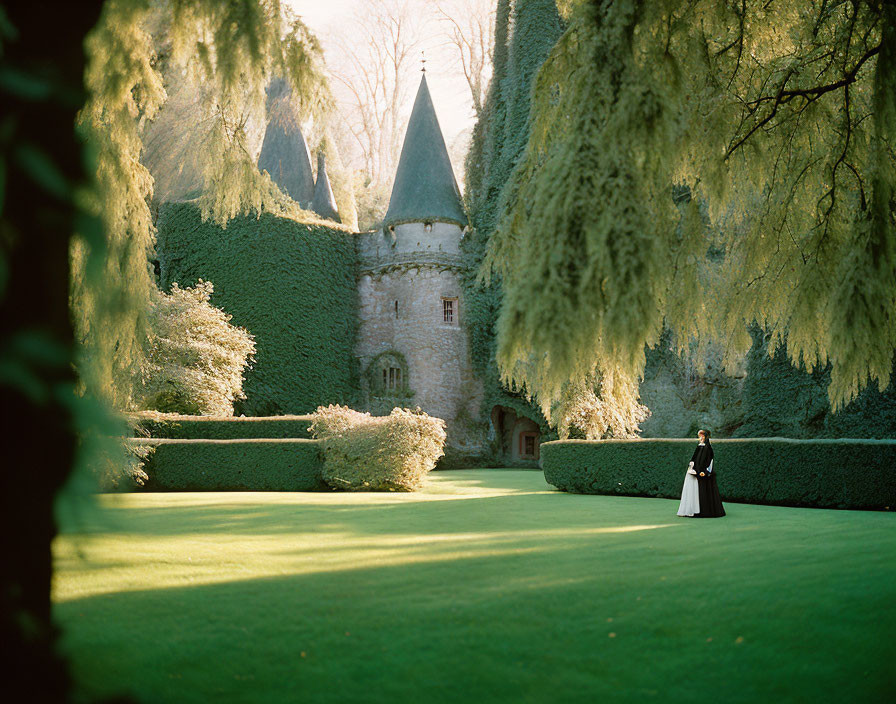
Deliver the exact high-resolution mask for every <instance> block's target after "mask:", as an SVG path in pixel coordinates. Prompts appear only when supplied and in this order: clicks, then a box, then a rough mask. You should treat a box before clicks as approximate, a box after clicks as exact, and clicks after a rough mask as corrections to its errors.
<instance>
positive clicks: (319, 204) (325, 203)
mask: <svg viewBox="0 0 896 704" xmlns="http://www.w3.org/2000/svg"><path fill="white" fill-rule="evenodd" d="M311 210H313V211H314V212H315V213H317V214H318V215H320V216H321V217H322V218H324V219H326V220H335V221H336V222H342V220H340V219H339V209H338V208H337V207H336V199H335V198H334V197H333V189H332V188H330V179H329V177H328V176H327V162H326V159H325V158H324V153H323V152H318V153H317V183H315V184H314V200H313V201H312V202H311Z"/></svg>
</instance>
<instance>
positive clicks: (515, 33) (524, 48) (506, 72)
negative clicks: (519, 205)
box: [461, 0, 564, 440]
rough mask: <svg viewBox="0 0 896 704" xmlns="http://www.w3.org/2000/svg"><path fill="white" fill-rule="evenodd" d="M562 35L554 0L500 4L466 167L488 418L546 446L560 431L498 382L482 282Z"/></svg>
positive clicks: (468, 257)
mask: <svg viewBox="0 0 896 704" xmlns="http://www.w3.org/2000/svg"><path fill="white" fill-rule="evenodd" d="M563 30H564V27H563V22H562V20H561V18H560V14H559V13H558V11H557V6H556V4H555V2H554V0H529V1H527V2H511V0H499V2H498V6H497V11H496V18H495V49H494V68H493V73H492V81H491V84H490V86H489V92H488V96H487V98H486V101H485V105H484V106H483V111H482V115H481V116H480V119H479V121H478V122H477V124H476V126H475V128H474V130H473V141H472V144H471V147H470V152H469V154H468V156H467V162H466V179H465V183H466V193H465V199H466V205H467V209H468V212H469V213H470V219H471V224H472V226H473V227H472V231H471V232H470V234H469V235H468V236H467V237H465V238H464V240H463V242H462V244H461V249H462V253H463V256H464V259H465V264H466V269H467V271H466V274H465V276H464V278H463V285H464V297H465V301H466V315H465V325H466V327H467V330H468V333H469V337H470V354H471V358H472V363H473V369H474V371H475V372H476V374H477V375H478V376H479V377H480V378H481V379H482V382H483V385H484V388H485V398H484V402H483V404H482V411H483V414H488V413H489V412H490V411H491V409H492V408H494V407H495V406H502V407H506V408H509V409H512V410H513V411H514V412H516V413H517V414H518V415H520V416H525V417H528V418H531V419H532V420H534V421H536V422H537V423H538V424H539V427H540V428H541V431H542V440H545V439H548V438H550V437H556V433H551V432H550V431H549V429H548V427H547V424H546V423H545V421H544V418H543V416H542V415H541V412H540V411H539V410H538V408H537V407H536V406H535V405H534V404H531V403H529V402H527V401H526V400H525V399H524V398H523V397H522V396H520V395H519V394H515V393H510V392H508V391H507V390H506V389H504V388H503V386H502V384H501V382H500V379H499V376H498V368H497V365H496V363H495V323H496V321H497V318H498V311H499V309H500V306H501V285H500V282H498V281H494V282H493V283H492V284H491V285H488V286H482V285H480V284H477V283H476V281H475V278H476V275H477V274H478V271H479V265H480V263H481V262H482V258H483V256H484V254H485V251H486V248H487V246H488V240H489V237H490V236H491V234H492V232H494V229H495V226H496V224H497V222H498V218H499V216H500V204H501V194H502V192H503V190H504V187H505V185H506V184H507V183H508V181H509V180H510V175H511V173H512V172H513V168H514V166H515V165H516V163H517V161H519V158H520V156H521V155H522V153H523V150H524V148H525V146H526V142H527V140H528V132H529V108H530V103H531V90H532V83H533V79H534V77H535V74H536V73H537V71H538V69H539V67H540V66H541V64H542V63H543V62H544V60H545V58H547V56H548V54H549V53H550V51H551V49H552V48H553V46H554V44H555V43H556V42H557V39H559V37H560V35H561V34H562V33H563ZM486 417H487V415H486Z"/></svg>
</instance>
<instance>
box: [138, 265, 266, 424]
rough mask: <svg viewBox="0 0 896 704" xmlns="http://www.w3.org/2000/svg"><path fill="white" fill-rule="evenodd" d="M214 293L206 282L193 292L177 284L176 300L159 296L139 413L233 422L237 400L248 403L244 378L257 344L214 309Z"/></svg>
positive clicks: (153, 309) (173, 289)
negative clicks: (212, 417)
mask: <svg viewBox="0 0 896 704" xmlns="http://www.w3.org/2000/svg"><path fill="white" fill-rule="evenodd" d="M213 290H214V289H213V287H212V284H211V282H209V281H202V280H201V279H200V280H199V282H198V283H197V284H196V285H195V286H193V287H192V288H180V286H178V285H177V284H176V283H175V284H173V285H172V286H171V293H170V294H166V293H159V295H158V296H157V298H156V300H155V301H153V303H152V306H151V309H150V312H149V316H148V317H149V337H148V340H147V350H146V364H145V366H144V368H143V370H142V375H141V376H142V379H141V382H142V383H140V384H138V388H137V391H136V399H135V402H136V406H137V407H138V408H140V409H143V410H153V411H162V412H167V413H182V414H185V415H222V416H229V415H233V402H234V400H236V399H240V398H245V396H244V394H243V372H244V370H245V369H246V368H247V367H248V366H249V364H250V362H251V361H252V359H253V355H254V353H255V341H254V339H253V337H252V335H250V334H249V333H248V332H247V331H246V330H244V329H243V328H240V327H237V326H235V325H232V324H231V323H230V322H229V321H230V316H229V315H227V314H226V313H225V312H224V311H222V310H220V309H218V308H215V307H214V306H213V305H211V303H209V300H210V298H211V295H212V292H213Z"/></svg>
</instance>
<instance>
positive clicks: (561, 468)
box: [540, 438, 896, 510]
mask: <svg viewBox="0 0 896 704" xmlns="http://www.w3.org/2000/svg"><path fill="white" fill-rule="evenodd" d="M694 446H695V442H694V441H693V440H599V441H588V440H561V441H555V442H548V443H543V444H542V445H541V448H540V450H541V459H542V465H543V467H544V477H545V480H546V481H547V482H548V483H549V484H552V485H553V486H555V487H557V488H558V489H561V490H563V491H569V492H573V493H579V494H611V495H612V494H618V495H623V496H656V497H663V498H667V499H677V498H679V497H680V496H681V487H682V482H683V481H684V474H685V470H686V468H687V464H688V461H689V460H690V458H691V454H692V452H693V450H694ZM713 448H714V449H715V460H714V463H713V468H714V471H716V472H718V481H719V491H720V492H721V494H722V500H723V501H734V502H738V503H753V504H769V505H780V506H805V507H816V508H856V509H884V510H889V509H892V508H893V507H896V440H791V439H787V438H755V439H753V438H751V439H743V440H716V441H715V442H713Z"/></svg>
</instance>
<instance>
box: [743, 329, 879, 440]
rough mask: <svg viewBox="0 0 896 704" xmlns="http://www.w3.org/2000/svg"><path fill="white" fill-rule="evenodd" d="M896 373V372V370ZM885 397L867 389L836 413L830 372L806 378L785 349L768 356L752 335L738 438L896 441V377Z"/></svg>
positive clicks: (765, 347)
mask: <svg viewBox="0 0 896 704" xmlns="http://www.w3.org/2000/svg"><path fill="white" fill-rule="evenodd" d="M894 371H896V370H894ZM891 378H892V379H894V382H891V383H890V386H889V387H888V388H887V389H885V390H884V391H883V392H881V391H880V390H879V389H878V388H877V385H876V384H875V385H872V386H869V387H866V388H865V389H864V390H863V391H862V392H861V393H860V394H859V396H858V398H856V399H855V400H854V401H853V402H852V403H850V404H848V405H847V406H846V407H844V408H843V409H842V410H840V411H838V412H837V413H833V412H832V411H831V406H830V403H829V402H828V385H829V384H830V382H831V373H830V369H826V370H823V371H816V372H812V373H807V372H806V371H804V370H801V369H797V368H796V367H794V366H793V365H792V364H791V362H790V360H789V359H788V358H787V351H786V348H779V349H778V350H776V351H775V353H774V355H773V356H769V354H768V343H767V341H766V339H765V337H764V336H763V335H762V333H760V332H757V331H754V332H753V347H752V349H751V350H750V353H749V355H747V376H746V379H745V380H744V387H743V396H742V399H741V406H742V409H741V412H742V414H743V418H744V423H743V425H741V426H740V427H739V428H738V429H737V430H736V431H735V432H734V435H733V436H734V437H738V438H755V437H771V436H780V437H788V438H896V375H894V376H892V377H891Z"/></svg>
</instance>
